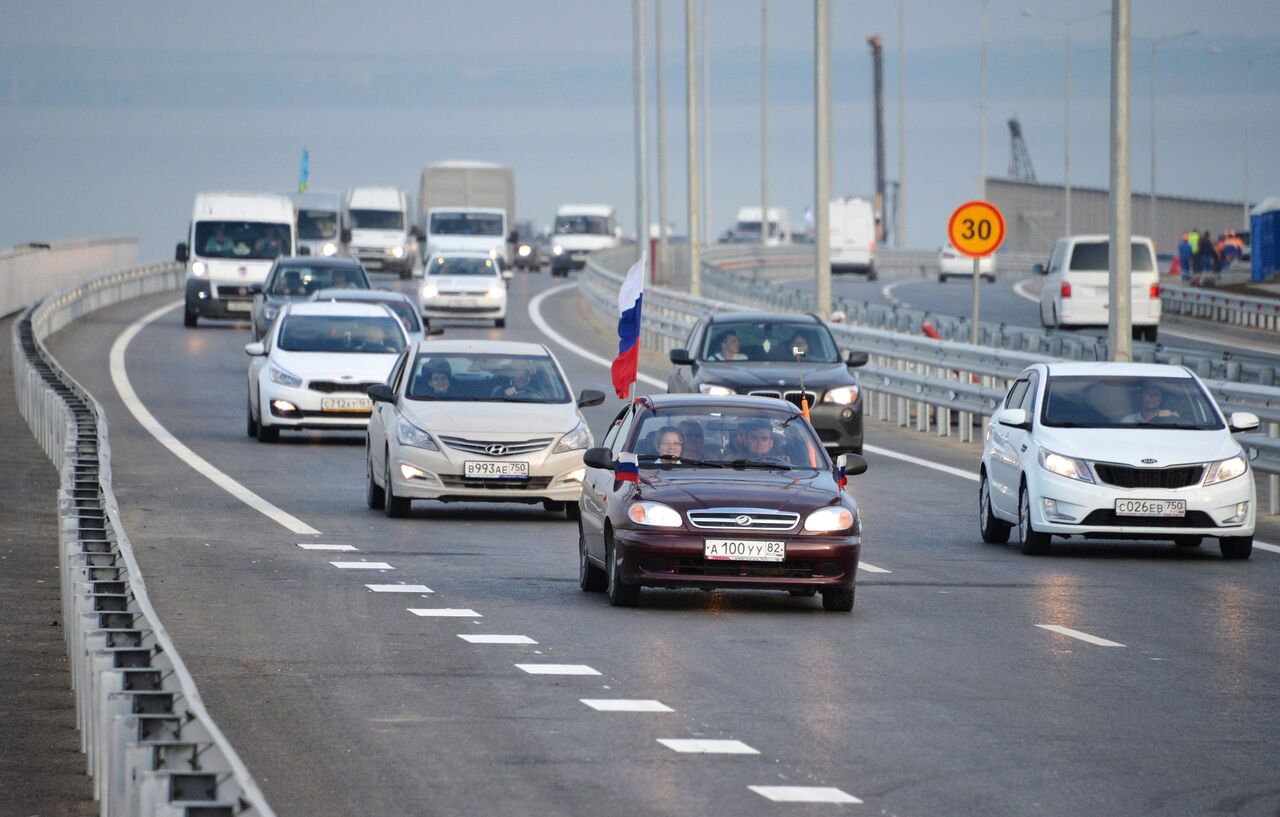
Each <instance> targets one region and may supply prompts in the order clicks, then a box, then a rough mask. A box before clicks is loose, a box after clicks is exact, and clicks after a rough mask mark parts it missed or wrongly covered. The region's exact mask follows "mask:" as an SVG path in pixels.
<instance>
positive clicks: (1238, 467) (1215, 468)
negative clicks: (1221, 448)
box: [1204, 454, 1249, 485]
mask: <svg viewBox="0 0 1280 817" xmlns="http://www.w3.org/2000/svg"><path fill="white" fill-rule="evenodd" d="M1248 470H1249V464H1248V463H1247V462H1245V459H1244V457H1242V456H1240V455H1239V454H1237V455H1236V456H1234V457H1232V458H1231V459H1227V460H1221V461H1219V462H1212V463H1209V473H1208V475H1207V476H1205V478H1204V484H1205V485H1213V484H1215V483H1218V482H1226V481H1227V480H1229V479H1235V478H1236V477H1242V476H1244V474H1245V472H1246V471H1248Z"/></svg>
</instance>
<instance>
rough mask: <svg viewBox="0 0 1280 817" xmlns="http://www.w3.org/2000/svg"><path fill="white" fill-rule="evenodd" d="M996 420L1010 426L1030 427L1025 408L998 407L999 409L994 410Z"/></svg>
mask: <svg viewBox="0 0 1280 817" xmlns="http://www.w3.org/2000/svg"><path fill="white" fill-rule="evenodd" d="M996 422H997V423H999V424H1000V425H1002V426H1009V427H1010V428H1022V429H1029V428H1031V423H1030V422H1029V418H1028V417H1027V412H1026V410H1024V409H1020V408H1016V409H1015V408H1007V409H1000V411H998V412H996Z"/></svg>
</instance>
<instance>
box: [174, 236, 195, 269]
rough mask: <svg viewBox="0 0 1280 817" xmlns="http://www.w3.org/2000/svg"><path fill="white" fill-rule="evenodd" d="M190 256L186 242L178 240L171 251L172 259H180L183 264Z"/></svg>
mask: <svg viewBox="0 0 1280 817" xmlns="http://www.w3.org/2000/svg"><path fill="white" fill-rule="evenodd" d="M190 257H191V253H190V251H188V250H187V242H185V241H182V242H179V243H178V246H177V248H176V249H175V250H174V251H173V260H174V261H181V262H182V263H184V264H185V263H186V261H187V259H188V258H190Z"/></svg>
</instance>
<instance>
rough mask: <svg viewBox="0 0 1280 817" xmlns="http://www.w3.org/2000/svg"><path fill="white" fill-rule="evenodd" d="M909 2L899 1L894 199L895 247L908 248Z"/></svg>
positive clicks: (905, 0)
mask: <svg viewBox="0 0 1280 817" xmlns="http://www.w3.org/2000/svg"><path fill="white" fill-rule="evenodd" d="M906 9H907V0H898V195H897V196H895V197H894V209H895V210H896V211H897V213H896V218H894V220H893V230H894V232H893V246H895V247H897V248H898V249H903V248H904V247H906V246H907V226H906V224H907V208H906V205H905V202H906V198H907V192H906V191H907V113H906V111H907V103H906V92H905V91H904V90H903V81H902V77H903V67H902V66H903V48H904V43H906V33H905V32H906V23H905V20H906V16H907V11H906Z"/></svg>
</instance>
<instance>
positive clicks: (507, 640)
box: [458, 633, 538, 644]
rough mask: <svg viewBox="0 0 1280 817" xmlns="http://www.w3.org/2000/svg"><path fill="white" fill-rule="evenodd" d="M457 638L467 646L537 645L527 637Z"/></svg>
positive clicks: (486, 636)
mask: <svg viewBox="0 0 1280 817" xmlns="http://www.w3.org/2000/svg"><path fill="white" fill-rule="evenodd" d="M458 638H461V639H462V640H463V641H465V642H467V643H468V644H537V643H538V642H536V641H534V640H533V639H532V638H530V637H529V636H527V635H468V634H466V633H459V634H458Z"/></svg>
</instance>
